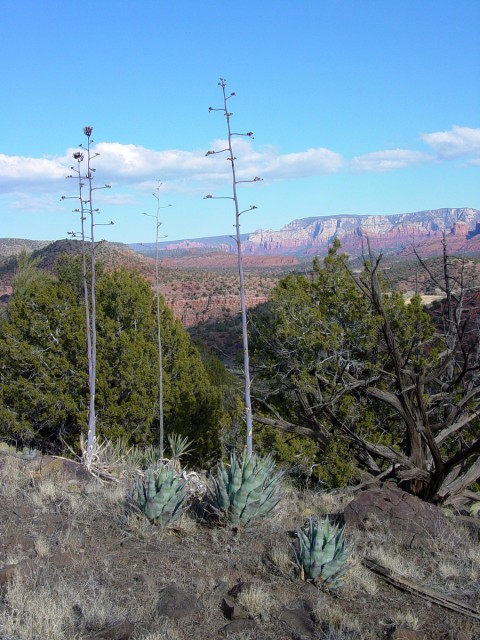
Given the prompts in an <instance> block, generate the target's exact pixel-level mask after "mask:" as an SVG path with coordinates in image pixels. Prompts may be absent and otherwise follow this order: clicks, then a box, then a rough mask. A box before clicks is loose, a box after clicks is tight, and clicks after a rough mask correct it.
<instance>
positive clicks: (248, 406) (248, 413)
mask: <svg viewBox="0 0 480 640" xmlns="http://www.w3.org/2000/svg"><path fill="white" fill-rule="evenodd" d="M218 85H219V86H220V87H221V89H222V95H223V107H220V108H219V109H214V108H213V107H209V109H208V110H209V111H223V114H224V116H225V119H226V122H227V133H228V137H227V141H228V146H227V148H226V149H221V150H220V151H208V152H207V153H206V155H207V156H211V155H216V154H219V153H227V156H228V157H227V159H228V160H229V162H230V167H231V171H232V195H231V196H224V197H221V196H220V197H216V196H212V195H208V196H205V197H206V198H211V199H220V200H225V199H226V200H233V202H234V205H235V231H236V233H235V237H234V240H235V243H236V245H237V262H238V275H239V284H240V308H241V317H242V341H243V371H244V377H245V395H244V397H245V422H246V426H247V455H248V457H250V456H251V455H252V453H253V419H252V402H251V399H250V385H251V382H250V357H249V352H248V331H247V307H246V301H245V278H244V273H243V260H242V242H241V235H240V216H241V215H242V214H243V213H245V212H247V211H252V210H253V209H256V208H257V207H256V206H255V205H250V206H249V207H248V209H244V210H243V211H240V206H239V203H238V197H237V185H239V184H240V183H245V182H258V181H259V180H261V178H258V177H257V176H255V178H253V179H252V180H237V176H236V171H235V160H236V158H235V156H234V155H233V146H232V138H233V136H247V137H249V138H253V133H252V132H251V131H248V132H247V133H235V132H233V131H232V129H231V124H230V118H231V117H232V115H233V113H231V112H230V111H229V110H228V108H227V102H228V100H230V98H232V97H233V96H234V95H235V93H234V92H232V93H230V94H229V95H227V92H226V86H227V82H226V80H225V79H224V78H220V81H219V83H218Z"/></svg>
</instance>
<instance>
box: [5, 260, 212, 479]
mask: <svg viewBox="0 0 480 640" xmlns="http://www.w3.org/2000/svg"><path fill="white" fill-rule="evenodd" d="M98 269H99V273H98V280H97V293H96V295H97V327H98V338H97V352H98V353H97V356H98V373H97V398H96V410H97V422H98V435H99V436H100V438H102V439H117V438H126V440H127V443H128V444H130V445H132V444H138V445H149V444H153V443H156V442H157V440H158V438H157V433H158V401H157V397H158V394H157V392H156V389H157V380H158V373H157V367H158V364H157V360H158V359H157V355H156V334H155V300H154V295H153V293H152V291H151V287H150V285H149V283H148V282H146V281H145V280H144V279H143V278H142V277H141V276H139V275H137V274H135V273H131V272H129V271H127V270H124V269H120V270H118V271H114V272H113V273H105V272H102V270H101V268H100V267H98ZM161 312H162V328H163V339H164V359H163V369H164V404H165V406H164V411H165V430H166V433H167V434H171V433H173V432H175V433H178V434H180V435H181V436H183V437H187V438H188V439H189V440H191V441H192V450H191V452H190V453H189V456H188V461H189V462H190V463H191V464H196V463H199V464H202V465H203V466H208V465H209V464H212V463H213V461H214V460H216V459H218V456H219V454H220V438H219V426H220V423H221V416H222V407H221V397H220V392H219V391H218V390H217V389H216V388H215V386H214V385H213V384H211V382H210V380H209V378H208V375H207V373H206V371H205V368H204V366H203V364H202V362H201V358H200V355H199V353H198V351H197V350H196V349H195V348H194V347H193V346H192V344H191V342H190V339H189V337H188V334H187V333H186V332H185V330H184V329H183V327H182V326H181V324H180V322H179V321H178V320H175V319H174V318H173V315H172V313H171V311H170V310H169V309H167V308H166V307H165V306H164V304H163V301H162V305H161ZM84 316H85V314H84V309H83V297H82V291H81V265H80V264H79V262H78V260H77V259H75V258H65V259H64V260H63V261H62V262H61V264H60V265H59V269H58V278H57V280H56V281H46V282H42V281H38V282H32V284H31V286H29V287H28V288H27V289H26V290H25V291H24V292H22V295H21V296H15V295H14V296H12V298H11V300H10V303H9V306H8V316H7V318H6V319H4V320H1V321H0V436H1V437H2V438H3V439H5V440H7V441H10V442H12V443H14V442H16V443H18V444H19V445H28V446H34V447H38V448H42V449H43V450H46V449H48V450H50V451H61V450H62V447H63V443H64V442H66V443H68V444H69V445H70V446H74V447H75V446H76V445H77V444H78V440H79V436H80V433H81V432H82V431H83V432H84V431H85V428H86V424H87V410H88V368H87V361H86V354H85V344H84V343H85V339H84V331H83V327H84V325H85V318H84Z"/></svg>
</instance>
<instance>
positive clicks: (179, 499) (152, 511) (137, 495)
mask: <svg viewBox="0 0 480 640" xmlns="http://www.w3.org/2000/svg"><path fill="white" fill-rule="evenodd" d="M133 494H134V499H135V501H136V504H137V505H138V507H139V508H140V510H141V511H142V512H143V513H144V514H145V515H146V517H147V518H148V519H149V520H150V521H151V522H154V523H156V524H160V525H162V526H168V525H169V524H171V523H172V522H175V520H177V519H178V518H179V517H180V516H181V515H182V514H183V512H184V511H185V510H186V508H187V504H186V501H187V498H188V491H187V488H186V481H185V480H183V479H182V478H180V477H179V476H178V475H177V474H176V473H175V471H174V470H173V469H172V468H171V467H169V466H167V465H165V464H162V465H154V466H151V467H149V468H148V469H147V471H146V472H145V477H144V478H143V479H142V480H140V481H138V482H137V483H136V485H135V487H134V492H133Z"/></svg>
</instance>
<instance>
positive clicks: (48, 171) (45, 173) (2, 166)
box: [0, 153, 66, 189]
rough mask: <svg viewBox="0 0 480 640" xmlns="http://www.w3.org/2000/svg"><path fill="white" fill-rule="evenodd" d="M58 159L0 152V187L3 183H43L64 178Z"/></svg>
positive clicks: (64, 172)
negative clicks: (9, 154)
mask: <svg viewBox="0 0 480 640" xmlns="http://www.w3.org/2000/svg"><path fill="white" fill-rule="evenodd" d="M65 175H66V168H65V166H64V165H62V163H61V161H60V159H54V160H50V159H47V158H31V157H22V156H7V155H5V154H3V153H0V189H1V188H2V186H3V185H5V186H8V187H12V186H13V185H18V184H29V183H32V182H33V183H35V184H39V183H45V182H51V181H55V180H59V179H60V178H62V179H63V178H65Z"/></svg>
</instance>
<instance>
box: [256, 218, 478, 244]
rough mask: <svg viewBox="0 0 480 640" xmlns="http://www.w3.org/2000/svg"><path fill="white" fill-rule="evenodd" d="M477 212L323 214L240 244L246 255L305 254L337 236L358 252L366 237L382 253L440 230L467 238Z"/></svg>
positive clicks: (437, 234) (473, 229)
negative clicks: (366, 214)
mask: <svg viewBox="0 0 480 640" xmlns="http://www.w3.org/2000/svg"><path fill="white" fill-rule="evenodd" d="M479 224H480V211H478V210H477V209H471V208H461V209H436V210H429V211H419V212H416V213H403V214H398V215H393V216H325V217H321V218H320V217H319V218H303V219H300V220H294V221H293V222H290V223H289V224H287V225H286V226H284V227H283V228H282V229H280V231H271V230H269V231H263V230H260V231H256V232H255V233H251V234H249V236H248V240H247V241H246V242H245V244H244V250H245V253H247V254H262V253H263V254H276V253H277V254H278V253H281V254H299V253H302V254H304V255H305V254H307V255H308V254H309V253H317V252H318V253H321V252H322V251H325V250H326V249H327V248H328V246H329V245H330V244H331V243H332V242H333V240H334V238H336V237H337V238H339V240H340V241H341V243H342V247H343V249H344V250H345V251H348V252H349V253H352V254H357V253H360V252H361V250H362V247H363V246H364V245H365V241H366V239H367V238H368V239H369V241H370V243H371V245H372V246H373V247H375V248H377V249H379V248H381V249H383V250H384V251H386V252H396V251H400V250H401V249H402V248H403V247H405V246H406V245H410V244H412V242H415V244H418V243H419V242H423V241H425V240H428V239H432V238H437V237H438V238H441V237H442V234H443V232H444V231H447V233H453V234H455V235H463V237H467V236H468V235H471V234H473V233H475V232H476V231H477V232H478V225H479Z"/></svg>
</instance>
